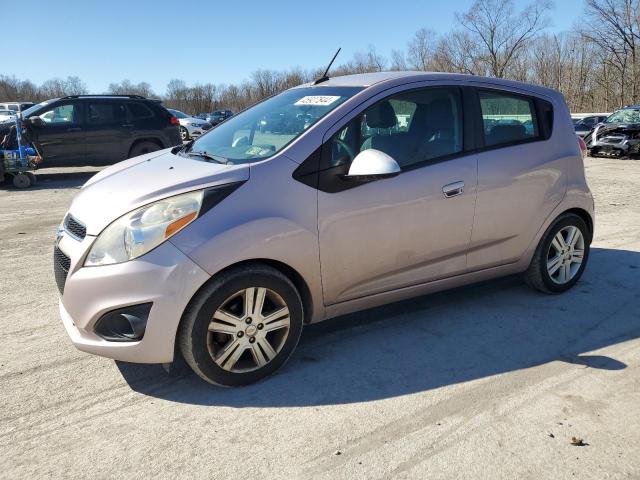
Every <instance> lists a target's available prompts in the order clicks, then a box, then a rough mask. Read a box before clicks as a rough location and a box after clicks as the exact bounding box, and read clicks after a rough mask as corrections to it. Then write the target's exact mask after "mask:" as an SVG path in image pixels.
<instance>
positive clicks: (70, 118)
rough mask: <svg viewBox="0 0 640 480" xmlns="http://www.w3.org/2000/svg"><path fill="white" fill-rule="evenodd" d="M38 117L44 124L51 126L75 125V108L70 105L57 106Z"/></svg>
mask: <svg viewBox="0 0 640 480" xmlns="http://www.w3.org/2000/svg"><path fill="white" fill-rule="evenodd" d="M38 116H39V117H40V118H41V119H42V121H43V122H44V123H46V124H51V125H60V124H62V125H64V124H72V123H77V121H76V118H77V112H76V107H75V105H73V104H71V103H69V104H66V105H58V106H57V107H54V108H52V109H50V110H47V111H46V112H44V113H43V114H41V115H38Z"/></svg>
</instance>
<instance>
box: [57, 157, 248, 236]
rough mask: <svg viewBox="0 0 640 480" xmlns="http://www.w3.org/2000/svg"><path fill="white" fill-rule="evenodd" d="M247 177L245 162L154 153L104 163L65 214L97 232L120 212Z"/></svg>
mask: <svg viewBox="0 0 640 480" xmlns="http://www.w3.org/2000/svg"><path fill="white" fill-rule="evenodd" d="M248 179H249V165H248V164H242V165H222V164H219V163H211V162H206V161H202V160H199V159H197V158H188V157H182V156H179V155H174V154H172V153H171V150H170V149H169V150H163V151H161V152H153V153H149V154H147V155H141V156H140V157H136V158H132V159H129V160H125V161H123V162H120V163H117V164H115V165H113V166H111V167H108V168H105V169H104V170H102V171H100V172H99V173H98V174H96V175H95V176H93V177H92V178H91V179H89V181H88V182H87V183H86V184H85V185H84V186H83V187H82V189H81V190H80V192H79V193H78V194H77V195H76V196H75V198H74V199H73V202H72V203H71V207H70V209H69V213H70V214H71V215H73V216H74V217H75V218H76V219H77V220H79V221H80V222H82V223H83V224H84V225H85V226H86V228H87V234H88V235H98V234H99V233H100V232H101V231H102V230H103V229H104V228H105V227H106V226H107V225H109V224H110V223H111V222H113V221H114V220H116V219H117V218H119V217H121V216H122V215H124V214H125V213H128V212H130V211H132V210H135V209H136V208H138V207H141V206H143V205H147V204H149V203H152V202H154V201H157V200H160V199H163V198H166V197H170V196H173V195H178V194H180V193H185V192H189V191H192V190H198V189H200V188H205V187H212V186H216V185H224V184H227V183H233V182H240V181H244V180H248Z"/></svg>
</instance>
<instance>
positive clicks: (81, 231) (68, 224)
mask: <svg viewBox="0 0 640 480" xmlns="http://www.w3.org/2000/svg"><path fill="white" fill-rule="evenodd" d="M64 229H65V230H66V231H67V232H69V233H70V234H71V235H72V236H74V237H75V238H77V239H78V240H84V237H86V235H87V227H85V226H84V225H82V224H81V223H80V222H79V221H78V220H76V219H75V218H73V217H72V216H71V215H67V218H65V220H64Z"/></svg>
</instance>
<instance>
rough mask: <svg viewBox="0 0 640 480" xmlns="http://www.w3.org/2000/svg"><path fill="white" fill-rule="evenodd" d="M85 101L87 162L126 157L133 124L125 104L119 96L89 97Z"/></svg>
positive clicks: (92, 162)
mask: <svg viewBox="0 0 640 480" xmlns="http://www.w3.org/2000/svg"><path fill="white" fill-rule="evenodd" d="M85 105H86V129H85V130H86V145H87V146H86V155H87V163H90V164H94V165H105V164H110V163H115V162H119V161H120V160H124V159H125V158H126V153H127V152H125V150H126V148H127V145H129V144H130V142H129V137H130V136H131V130H132V127H133V126H132V125H130V124H129V123H128V121H127V112H126V108H125V104H124V102H122V101H118V100H100V99H96V100H91V101H89V102H86V103H85Z"/></svg>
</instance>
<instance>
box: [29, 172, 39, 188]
mask: <svg viewBox="0 0 640 480" xmlns="http://www.w3.org/2000/svg"><path fill="white" fill-rule="evenodd" d="M26 175H27V177H29V180H31V185H35V184H36V183H38V177H36V174H35V173H33V172H26Z"/></svg>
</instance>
